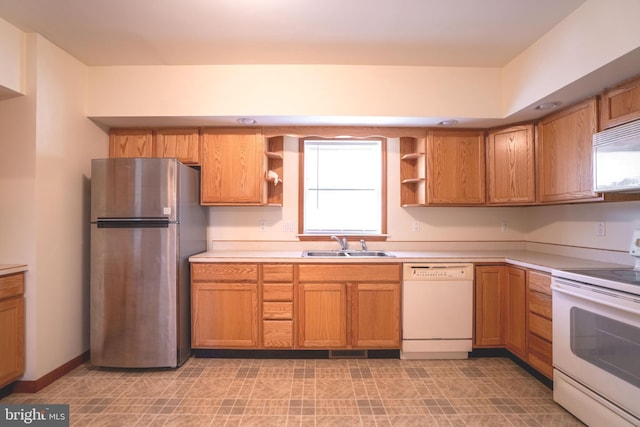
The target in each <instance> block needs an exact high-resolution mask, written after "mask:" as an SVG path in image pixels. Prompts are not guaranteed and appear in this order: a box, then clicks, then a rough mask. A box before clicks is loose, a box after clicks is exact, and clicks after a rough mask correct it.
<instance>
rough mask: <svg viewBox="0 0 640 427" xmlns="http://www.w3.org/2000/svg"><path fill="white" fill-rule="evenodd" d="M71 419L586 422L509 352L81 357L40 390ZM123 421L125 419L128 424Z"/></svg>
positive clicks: (34, 397) (41, 398)
mask: <svg viewBox="0 0 640 427" xmlns="http://www.w3.org/2000/svg"><path fill="white" fill-rule="evenodd" d="M0 402H1V403H23V404H29V403H43V402H46V403H50V404H53V403H67V404H69V405H70V415H71V417H70V419H71V424H72V425H74V426H85V425H86V426H94V425H126V426H127V427H128V426H129V425H136V426H153V427H155V426H157V425H163V424H165V425H196V426H198V425H211V426H241V425H249V426H250V425H261V426H262V425H278V426H287V425H289V426H313V427H316V426H317V425H331V426H334V425H348V426H351V425H354V426H358V425H359V426H378V427H391V426H393V427H396V426H398V425H399V426H403V425H407V426H411V425H420V426H431V425H433V426H455V427H457V426H467V425H479V426H489V425H491V426H493V425H512V426H521V425H522V426H545V427H546V426H548V425H554V426H555V425H559V426H580V425H581V423H580V422H579V421H578V420H577V419H575V418H574V417H573V416H571V415H570V414H568V413H567V412H566V411H564V409H562V408H561V407H560V406H558V405H557V404H555V402H553V398H552V393H551V391H550V390H549V389H548V388H546V387H545V386H544V385H542V384H541V383H539V382H538V381H537V380H535V379H534V378H532V377H530V376H529V374H528V373H526V371H524V370H523V369H522V368H520V367H519V366H517V365H515V364H514V363H513V362H511V361H510V360H508V359H487V358H484V359H470V360H458V361H405V360H399V359H392V360H390V359H377V360H376V359H372V360H367V359H344V360H341V359H338V360H261V359H246V360H243V359H194V358H192V359H190V360H188V361H187V362H186V363H185V365H183V367H181V368H180V369H177V370H117V369H104V368H94V367H91V366H90V365H88V364H85V365H82V366H80V367H78V368H77V369H75V370H74V371H72V372H71V373H69V374H68V375H66V376H65V377H63V378H61V379H60V380H58V381H56V382H55V383H53V384H51V385H49V386H48V387H46V388H45V389H43V390H41V391H40V392H38V393H36V394H13V395H10V396H7V397H5V398H3V399H0ZM124 423H126V424H124Z"/></svg>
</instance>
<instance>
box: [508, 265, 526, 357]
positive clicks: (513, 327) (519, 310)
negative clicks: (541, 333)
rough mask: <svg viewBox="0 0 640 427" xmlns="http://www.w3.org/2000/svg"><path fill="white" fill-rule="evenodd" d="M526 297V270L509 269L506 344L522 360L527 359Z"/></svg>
mask: <svg viewBox="0 0 640 427" xmlns="http://www.w3.org/2000/svg"><path fill="white" fill-rule="evenodd" d="M526 295H527V284H526V270H524V269H522V268H516V267H507V285H506V295H505V303H506V305H505V319H504V320H505V334H504V344H505V347H507V350H509V351H510V352H512V353H513V354H515V355H516V356H519V357H520V358H522V359H526V357H527V313H526V309H527V306H526V298H527V296H526Z"/></svg>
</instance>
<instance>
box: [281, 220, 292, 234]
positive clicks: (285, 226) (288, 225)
mask: <svg viewBox="0 0 640 427" xmlns="http://www.w3.org/2000/svg"><path fill="white" fill-rule="evenodd" d="M282 231H283V232H284V233H293V231H294V227H293V222H291V221H285V222H283V223H282Z"/></svg>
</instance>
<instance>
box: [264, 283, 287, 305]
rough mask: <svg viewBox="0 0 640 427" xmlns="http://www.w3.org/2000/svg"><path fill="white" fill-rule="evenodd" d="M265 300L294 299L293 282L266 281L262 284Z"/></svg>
mask: <svg viewBox="0 0 640 427" xmlns="http://www.w3.org/2000/svg"><path fill="white" fill-rule="evenodd" d="M262 300H263V301H293V284H291V283H265V284H264V285H262Z"/></svg>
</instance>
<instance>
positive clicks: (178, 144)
mask: <svg viewBox="0 0 640 427" xmlns="http://www.w3.org/2000/svg"><path fill="white" fill-rule="evenodd" d="M153 151H154V156H155V157H168V158H177V159H178V160H179V161H180V162H182V163H184V164H187V165H198V164H200V131H199V129H197V128H169V129H158V130H156V135H155V142H154V150H153Z"/></svg>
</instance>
